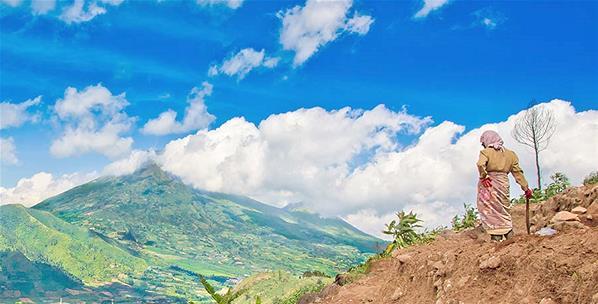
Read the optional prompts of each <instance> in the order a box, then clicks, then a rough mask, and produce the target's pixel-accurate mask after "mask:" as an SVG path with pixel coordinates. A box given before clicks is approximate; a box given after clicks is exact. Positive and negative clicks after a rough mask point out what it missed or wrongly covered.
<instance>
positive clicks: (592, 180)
mask: <svg viewBox="0 0 598 304" xmlns="http://www.w3.org/2000/svg"><path fill="white" fill-rule="evenodd" d="M596 183H598V171H594V172H591V173H590V174H589V175H588V176H586V178H584V179H583V184H584V185H586V186H588V185H593V184H596Z"/></svg>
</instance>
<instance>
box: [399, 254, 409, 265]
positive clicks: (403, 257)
mask: <svg viewBox="0 0 598 304" xmlns="http://www.w3.org/2000/svg"><path fill="white" fill-rule="evenodd" d="M396 259H397V260H399V262H400V263H401V264H405V263H407V262H408V261H409V260H411V255H409V254H401V255H398V256H397V257H396Z"/></svg>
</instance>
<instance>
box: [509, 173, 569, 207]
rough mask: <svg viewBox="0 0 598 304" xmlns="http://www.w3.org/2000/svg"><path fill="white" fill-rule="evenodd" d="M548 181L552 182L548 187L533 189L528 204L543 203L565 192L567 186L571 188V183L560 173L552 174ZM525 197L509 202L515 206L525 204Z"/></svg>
mask: <svg viewBox="0 0 598 304" xmlns="http://www.w3.org/2000/svg"><path fill="white" fill-rule="evenodd" d="M550 179H552V182H551V183H550V184H548V186H547V187H546V188H545V189H544V190H541V189H534V190H533V195H532V198H530V199H529V202H530V203H540V202H543V201H545V200H547V199H549V198H551V197H553V196H555V195H557V194H559V193H561V192H563V191H565V189H567V188H568V187H569V186H571V182H570V181H569V178H568V177H567V176H566V175H565V174H563V173H560V172H557V173H555V174H553V175H552V176H550ZM525 201H526V199H525V196H524V195H522V196H520V197H519V198H514V199H512V200H511V204H513V205H517V204H525Z"/></svg>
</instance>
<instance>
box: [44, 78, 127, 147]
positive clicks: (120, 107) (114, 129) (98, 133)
mask: <svg viewBox="0 0 598 304" xmlns="http://www.w3.org/2000/svg"><path fill="white" fill-rule="evenodd" d="M127 105H128V102H127V100H126V98H125V94H124V93H123V94H120V95H112V93H111V92H110V91H109V90H108V89H107V88H105V87H103V86H102V85H101V84H98V85H96V86H88V87H86V88H85V89H83V90H82V91H77V89H75V88H72V87H69V88H67V89H66V91H65V93H64V98H63V99H59V100H57V101H56V104H55V105H54V110H55V112H56V113H57V114H58V119H59V120H60V121H62V122H63V123H64V124H65V127H64V129H65V130H64V133H63V134H62V136H61V137H60V138H58V139H56V140H55V141H54V142H52V145H51V147H50V152H51V153H52V154H53V155H54V156H57V157H67V156H72V155H78V154H83V153H88V152H97V153H101V154H103V155H106V156H108V157H112V158H114V157H118V156H120V155H123V154H126V153H127V152H129V151H130V149H131V145H132V144H133V139H132V138H131V137H121V134H122V133H125V132H127V131H129V129H130V128H131V125H132V124H133V122H134V121H135V119H134V118H131V117H129V116H128V115H127V114H126V113H125V112H124V108H125V107H126V106H127Z"/></svg>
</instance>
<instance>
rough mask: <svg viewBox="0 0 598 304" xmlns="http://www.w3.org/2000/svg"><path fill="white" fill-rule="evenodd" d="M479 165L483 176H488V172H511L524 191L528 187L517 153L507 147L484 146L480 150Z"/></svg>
mask: <svg viewBox="0 0 598 304" xmlns="http://www.w3.org/2000/svg"><path fill="white" fill-rule="evenodd" d="M477 165H478V169H479V171H480V177H482V178H483V177H485V176H487V173H488V172H504V173H509V172H510V173H511V174H513V177H514V178H515V181H516V182H517V183H518V184H519V185H520V186H521V189H522V190H523V191H525V190H526V189H527V188H528V184H527V181H526V180H525V176H523V170H522V169H521V167H520V166H519V158H518V157H517V154H515V152H513V151H511V150H509V149H507V148H505V147H502V148H501V149H495V148H490V147H488V148H484V149H483V150H482V151H480V159H479V161H478V163H477Z"/></svg>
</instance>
